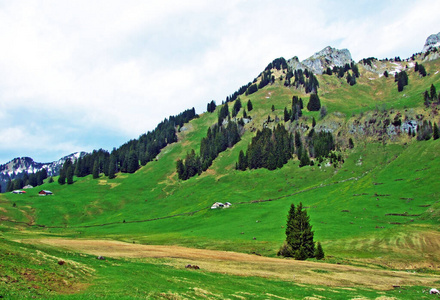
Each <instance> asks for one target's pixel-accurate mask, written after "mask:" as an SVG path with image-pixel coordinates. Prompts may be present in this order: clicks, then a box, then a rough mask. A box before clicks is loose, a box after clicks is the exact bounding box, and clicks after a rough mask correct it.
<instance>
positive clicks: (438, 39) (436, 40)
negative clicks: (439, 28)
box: [423, 32, 440, 52]
mask: <svg viewBox="0 0 440 300" xmlns="http://www.w3.org/2000/svg"><path fill="white" fill-rule="evenodd" d="M438 46H440V32H439V33H437V34H431V35H430V36H428V38H427V39H426V42H425V45H424V46H423V52H427V51H429V50H431V49H432V48H436V47H438Z"/></svg>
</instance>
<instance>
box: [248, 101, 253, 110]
mask: <svg viewBox="0 0 440 300" xmlns="http://www.w3.org/2000/svg"><path fill="white" fill-rule="evenodd" d="M252 109H253V105H252V102H251V100H248V102H247V110H248V111H251V110H252Z"/></svg>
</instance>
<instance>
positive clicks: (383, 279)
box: [24, 238, 440, 290]
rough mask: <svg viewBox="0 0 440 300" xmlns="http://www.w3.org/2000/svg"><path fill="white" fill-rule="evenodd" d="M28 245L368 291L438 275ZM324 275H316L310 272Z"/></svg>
mask: <svg viewBox="0 0 440 300" xmlns="http://www.w3.org/2000/svg"><path fill="white" fill-rule="evenodd" d="M24 242H27V243H43V244H48V245H52V246H56V247H58V248H65V249H69V250H74V251H78V252H83V253H87V254H92V255H102V256H107V257H113V258H132V259H151V258H155V259H157V258H160V259H167V260H166V262H163V261H162V263H165V264H168V265H171V266H174V267H176V268H184V266H185V265H186V264H188V263H190V264H196V265H198V266H200V268H201V270H206V271H209V272H216V273H225V274H230V275H238V276H259V277H264V278H276V279H281V280H286V281H294V282H296V283H303V284H315V285H323V286H333V287H358V286H363V287H369V288H374V289H378V290H387V289H391V288H392V286H393V285H399V286H404V285H420V286H430V285H432V284H433V283H434V282H435V281H438V280H440V276H438V275H432V274H429V276H428V275H424V274H413V273H408V272H399V271H388V270H379V269H369V268H364V267H355V266H349V265H335V264H328V263H318V262H311V261H295V260H291V259H279V258H270V257H264V256H256V255H250V254H244V253H237V252H228V251H215V250H204V249H194V248H186V247H180V246H161V245H141V244H130V243H123V242H119V241H112V240H82V239H76V240H71V239H59V238H56V239H38V240H26V241H24ZM316 269H320V270H323V271H325V272H322V273H317V272H314V271H312V270H316Z"/></svg>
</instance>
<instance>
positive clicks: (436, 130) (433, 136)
mask: <svg viewBox="0 0 440 300" xmlns="http://www.w3.org/2000/svg"><path fill="white" fill-rule="evenodd" d="M432 131H433V132H432V138H433V139H434V140H438V138H439V130H438V126H437V123H434V128H433V130H432Z"/></svg>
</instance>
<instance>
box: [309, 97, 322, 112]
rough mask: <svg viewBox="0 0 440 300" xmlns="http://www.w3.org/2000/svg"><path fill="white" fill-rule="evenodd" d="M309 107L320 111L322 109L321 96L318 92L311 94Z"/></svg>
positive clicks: (311, 109) (310, 109)
mask: <svg viewBox="0 0 440 300" xmlns="http://www.w3.org/2000/svg"><path fill="white" fill-rule="evenodd" d="M307 109H308V110H309V111H319V110H320V109H321V101H320V100H319V97H318V95H317V94H315V93H312V94H310V100H309V103H308V104H307Z"/></svg>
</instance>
